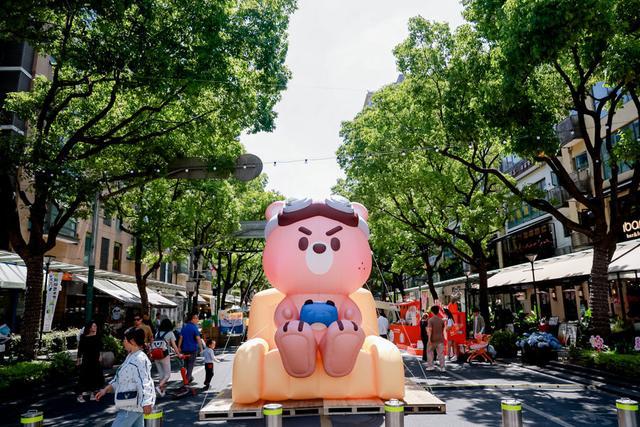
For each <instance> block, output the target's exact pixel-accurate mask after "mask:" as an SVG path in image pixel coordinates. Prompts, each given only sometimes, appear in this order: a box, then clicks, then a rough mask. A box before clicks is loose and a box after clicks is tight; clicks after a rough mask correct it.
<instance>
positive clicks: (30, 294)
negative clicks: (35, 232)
mask: <svg viewBox="0 0 640 427" xmlns="http://www.w3.org/2000/svg"><path fill="white" fill-rule="evenodd" d="M43 259H44V256H43V255H32V256H29V257H27V258H25V259H24V261H25V264H26V266H27V290H26V298H25V311H24V319H23V322H22V334H21V340H22V341H21V345H22V351H23V353H24V355H25V357H26V358H27V359H28V360H32V359H34V358H35V355H36V344H37V340H38V333H39V332H40V318H41V314H42V304H43V301H42V286H43V280H42V279H43V278H44V273H43V271H42V262H43Z"/></svg>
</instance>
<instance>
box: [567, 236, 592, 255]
mask: <svg viewBox="0 0 640 427" xmlns="http://www.w3.org/2000/svg"><path fill="white" fill-rule="evenodd" d="M571 246H572V247H573V250H574V251H575V250H576V249H584V248H586V247H589V246H593V241H592V240H591V239H590V238H588V237H587V236H585V235H584V234H582V233H578V232H577V231H572V232H571Z"/></svg>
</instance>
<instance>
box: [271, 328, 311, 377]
mask: <svg viewBox="0 0 640 427" xmlns="http://www.w3.org/2000/svg"><path fill="white" fill-rule="evenodd" d="M275 340H276V345H277V346H278V351H279V352H280V357H281V359H282V364H283V365H284V369H285V370H286V371H287V373H288V374H289V375H291V376H292V377H297V378H305V377H308V376H310V375H311V374H313V372H314V371H315V370H316V339H315V337H314V334H313V330H312V329H311V326H310V325H309V324H307V323H304V322H302V321H299V320H291V321H289V322H287V323H285V324H284V325H283V326H282V327H281V328H278V330H277V331H276V336H275Z"/></svg>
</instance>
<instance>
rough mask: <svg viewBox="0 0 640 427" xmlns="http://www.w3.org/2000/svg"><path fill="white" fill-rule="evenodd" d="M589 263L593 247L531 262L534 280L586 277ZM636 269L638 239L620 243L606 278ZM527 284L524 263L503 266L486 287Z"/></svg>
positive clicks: (529, 277)
mask: <svg viewBox="0 0 640 427" xmlns="http://www.w3.org/2000/svg"><path fill="white" fill-rule="evenodd" d="M592 264H593V249H588V250H585V251H580V252H574V253H571V254H566V255H561V256H557V257H554V258H547V259H542V260H540V261H536V262H535V263H534V272H535V280H536V283H537V282H543V281H546V280H559V279H568V278H573V277H586V276H589V275H590V274H591V265H592ZM636 270H640V239H637V240H631V241H628V242H622V243H619V244H618V246H617V249H616V252H615V253H614V255H613V258H612V259H611V264H610V265H609V277H610V278H611V279H614V278H616V273H620V274H621V276H622V277H627V276H628V275H629V274H633V275H635V271H636ZM528 283H533V274H532V271H531V263H524V264H518V265H514V266H512V267H507V268H504V269H502V270H501V271H500V272H498V273H497V274H495V275H493V276H492V277H490V278H489V284H488V286H489V287H490V288H495V287H499V286H510V285H519V284H528Z"/></svg>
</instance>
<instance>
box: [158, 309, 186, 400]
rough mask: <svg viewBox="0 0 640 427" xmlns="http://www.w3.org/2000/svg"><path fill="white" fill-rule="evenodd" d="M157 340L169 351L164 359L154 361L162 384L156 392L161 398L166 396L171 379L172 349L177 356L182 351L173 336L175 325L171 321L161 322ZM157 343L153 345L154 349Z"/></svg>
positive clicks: (164, 320) (159, 384)
mask: <svg viewBox="0 0 640 427" xmlns="http://www.w3.org/2000/svg"><path fill="white" fill-rule="evenodd" d="M155 340H156V341H162V340H164V342H165V343H166V348H167V350H168V351H167V355H166V356H165V357H163V358H162V359H154V362H155V364H156V369H157V370H158V375H159V377H160V382H159V383H158V386H157V387H156V391H157V392H158V394H159V395H160V396H164V393H165V389H166V388H167V383H168V382H169V378H171V349H173V351H174V352H175V354H177V355H179V354H180V349H178V346H177V345H176V336H175V335H174V334H173V324H172V323H171V320H169V319H163V320H162V322H160V327H159V328H158V332H156V337H155ZM156 341H154V342H153V343H152V347H153V345H154V344H155V342H156Z"/></svg>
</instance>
